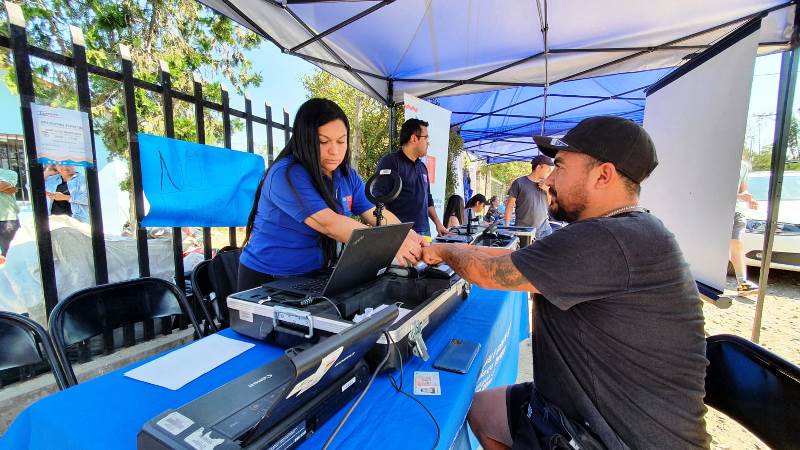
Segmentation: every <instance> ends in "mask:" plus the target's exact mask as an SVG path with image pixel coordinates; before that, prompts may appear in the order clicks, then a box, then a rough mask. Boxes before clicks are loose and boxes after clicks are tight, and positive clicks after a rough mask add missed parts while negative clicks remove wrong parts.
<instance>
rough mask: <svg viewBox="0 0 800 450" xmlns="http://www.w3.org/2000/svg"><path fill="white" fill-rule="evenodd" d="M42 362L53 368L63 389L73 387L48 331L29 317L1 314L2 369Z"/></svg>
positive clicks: (0, 357)
mask: <svg viewBox="0 0 800 450" xmlns="http://www.w3.org/2000/svg"><path fill="white" fill-rule="evenodd" d="M42 361H45V362H47V363H48V364H49V365H50V370H51V371H52V372H53V377H55V379H56V384H57V385H58V388H59V389H66V388H67V387H69V386H70V384H69V383H68V382H67V378H66V376H65V375H64V370H63V368H62V367H61V363H60V362H59V359H58V355H57V354H56V352H55V349H54V348H53V343H52V341H51V340H50V335H49V334H47V331H45V329H44V328H43V327H42V326H41V325H39V324H38V323H36V322H35V321H34V320H32V319H30V318H28V317H25V316H23V315H20V314H15V313H12V312H6V311H0V370H6V369H12V368H17V367H23V366H27V365H31V364H37V363H40V362H42Z"/></svg>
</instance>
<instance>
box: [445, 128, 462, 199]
mask: <svg viewBox="0 0 800 450" xmlns="http://www.w3.org/2000/svg"><path fill="white" fill-rule="evenodd" d="M463 153H464V138H462V137H461V134H459V132H458V130H457V129H455V128H450V145H449V146H448V148H447V181H446V183H445V186H444V198H445V202H446V201H447V199H448V198H450V196H451V195H453V194H454V193H455V191H456V183H457V182H458V179H459V177H460V176H461V174H460V173H456V171H455V164H456V161H458V158H461V155H462V154H463Z"/></svg>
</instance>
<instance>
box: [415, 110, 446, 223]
mask: <svg viewBox="0 0 800 450" xmlns="http://www.w3.org/2000/svg"><path fill="white" fill-rule="evenodd" d="M403 101H404V102H405V106H404V108H405V118H406V120H408V119H420V120H424V121H426V122H428V136H429V138H428V139H429V141H430V147H428V156H427V158H426V159H423V162H425V165H426V166H427V167H428V181H429V183H430V185H431V195H432V196H433V202H434V205H435V207H436V214H438V215H439V219H441V218H442V216H443V215H444V204H445V200H446V199H445V198H444V192H445V184H446V183H447V173H446V172H447V149H448V148H449V146H450V114H451V113H450V111H448V110H446V109H444V108H442V107H441V106H438V105H434V104H433V103H430V102H426V101H425V100H422V99H421V98H417V97H414V96H413V95H408V94H403ZM431 232H432V234H434V235H435V234H436V227H435V226H434V224H433V222H431Z"/></svg>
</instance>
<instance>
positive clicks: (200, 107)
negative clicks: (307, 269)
mask: <svg viewBox="0 0 800 450" xmlns="http://www.w3.org/2000/svg"><path fill="white" fill-rule="evenodd" d="M6 10H7V12H8V25H9V35H8V36H0V47H2V48H6V49H8V50H9V51H10V53H11V55H12V57H13V61H14V68H15V70H16V81H17V87H18V90H19V96H20V114H21V119H22V126H23V136H24V147H25V155H26V159H27V162H26V169H27V170H22V169H23V165H22V164H20V165H19V169H20V174H21V176H22V177H23V178H24V177H27V178H28V179H29V181H30V193H29V195H30V201H31V205H32V209H33V218H34V227H35V234H36V240H37V243H38V260H39V265H40V268H41V277H42V290H43V295H44V300H45V307H46V310H47V313H48V314H49V313H50V311H51V310H52V309H53V307H54V306H55V305H56V303H57V302H58V291H57V286H56V277H55V267H54V263H53V247H52V241H51V236H50V230H49V226H48V211H47V202H46V199H45V189H44V176H43V173H42V166H41V164H39V163H38V162H37V158H36V142H35V140H34V133H33V117H32V114H31V104H33V103H35V102H36V92H35V89H34V83H33V72H32V67H31V58H32V57H35V58H39V59H42V60H44V61H48V62H50V63H53V64H58V65H62V66H66V67H69V68H72V69H73V70H74V73H75V84H76V85H75V88H76V92H77V98H78V105H79V109H80V110H81V111H84V112H86V113H88V115H89V127H90V134H91V137H92V155H93V156H95V160H96V154H95V135H94V125H93V120H92V107H91V104H92V102H91V99H92V93H91V90H90V87H89V74H92V75H96V76H100V77H104V78H106V79H108V80H113V81H115V82H118V83H121V84H122V92H123V97H124V109H125V117H126V128H127V133H128V152H129V153H128V156H129V160H130V167H129V170H130V175H131V178H132V190H133V195H134V199H135V201H134V211H135V217H136V222H135V224H133V226H134V235H135V238H136V244H137V245H136V247H137V252H138V265H139V275H140V276H142V277H145V276H149V275H150V265H149V256H148V248H147V230H146V229H145V228H143V227H142V225H141V221H142V219H143V217H144V197H143V194H142V173H141V167H140V159H139V143H138V141H137V133H138V131H139V123H138V119H137V112H136V103H135V92H136V89H143V90H146V91H150V92H153V93H157V94H160V95H161V100H162V104H163V112H164V129H165V135H166V137H174V114H173V100H174V99H177V100H181V101H185V102H189V103H192V104H194V107H195V118H196V129H197V136H198V142H199V143H201V144H204V143H205V111H206V110H211V111H216V112H220V113H222V123H223V137H224V146H225V147H226V148H231V139H232V133H233V131H232V127H231V118H232V117H238V118H241V119H244V122H245V132H246V136H247V151H248V152H251V153H252V152H253V151H254V146H255V143H254V138H253V124H254V123H258V124H262V125H265V126H266V130H267V133H266V147H267V160H268V163H269V164H271V163H272V161H273V159H274V155H273V148H272V145H273V130H274V129H276V130H282V131H283V133H284V138H285V141H288V140H289V133H290V126H289V114H288V113H287V112H286V111H284V112H283V118H282V119H283V121H282V122H275V121H273V120H272V109H271V107H270V106H269V105H268V104H265V108H264V117H260V116H258V115H256V114H254V113H253V105H252V101H251V100H250V99H249V98H245V106H244V111H240V110H237V109H233V108H231V107H230V101H229V94H228V92H227V91H225V90H223V91H222V101H221V103H215V102H212V101H210V100H207V99H206V98H204V96H203V83H202V82H201V80H200V79H199V77H197V76H196V77H195V79H194V82H193V92H192V93H185V92H181V91H178V90H175V89H173V88H172V79H171V75H170V73H169V71H168V69H167V67H166V65H165V64H163V63H162V64H161V70H160V74H159V75H160V77H159V80H160V82H159V83H158V84H155V83H151V82H148V81H145V80H141V79H138V78H135V77H134V70H133V62H132V61H131V57H130V52H129V51H128V49H127V48H126V47H124V46H120V48H119V57H120V62H121V67H122V70H121V72H117V71H114V70H110V69H107V68H103V67H99V66H95V65H92V64H89V63H88V62H87V60H86V44H85V41H84V38H83V33H82V32H81V30H80V29H78V28H76V27H70V31H71V40H72V55H71V56H67V55H62V54H59V53H55V52H52V51H50V50H47V49H42V48H38V47H35V46H32V45H29V43H28V35H27V31H26V28H25V26H26V23H25V19H24V17H23V15H22V11H21V9H20V8H19V7H18V6H16V5H13V4H11V3H9V2H6ZM86 180H87V187H88V193H89V210H90V224H91V227H92V253H93V257H94V268H95V274H94V275H95V283H96V284H104V283H107V282H108V262H107V260H106V249H105V242H104V239H103V221H102V214H101V205H100V192H99V183H98V173H97V169H96V167H94V168H88V169H87V170H86ZM188 225H190V224H187V226H188ZM172 239H173V254H174V262H175V281H176V284H177V285H178V286H180V287H183V286H184V285H185V280H184V278H185V277H184V267H183V249H182V242H181V230H180V228H173V230H172ZM229 239H230V245H234V246H235V245H236V229H235V228H230V229H229ZM203 247H204V253H205V257H206V259H208V258H210V257H211V230H210V229H209V228H204V229H203Z"/></svg>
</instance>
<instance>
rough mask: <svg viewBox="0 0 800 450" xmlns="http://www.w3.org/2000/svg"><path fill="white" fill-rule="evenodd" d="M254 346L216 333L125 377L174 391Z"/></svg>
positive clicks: (126, 374) (126, 373) (133, 370)
mask: <svg viewBox="0 0 800 450" xmlns="http://www.w3.org/2000/svg"><path fill="white" fill-rule="evenodd" d="M252 347H255V344H250V343H248V342H242V341H237V340H236V339H230V338H226V337H225V336H220V335H218V334H213V335H211V336H209V337H207V338H204V339H201V340H199V341H197V342H193V343H191V344H189V345H187V346H184V347H181V348H179V349H177V350H175V351H173V352H170V353H167V354H166V355H164V356H162V357H160V358H158V359H154V360H152V361H150V362H149V363H147V364H143V365H141V366H139V367H137V368H135V369H132V370H129V371H127V372H125V376H126V377H128V378H133V379H134V380H139V381H144V382H145V383H150V384H155V385H156V386H162V387H165V388H167V389H171V390H173V391H175V390H178V389H180V388H182V387H183V386H185V385H186V384H187V383H189V382H190V381H192V380H195V379H197V378H199V377H200V376H201V375H203V374H204V373H207V372H210V371H211V370H212V369H214V368H215V367H217V366H219V365H221V364H223V363H225V362H227V361H229V360H231V359H233V358H234V357H236V356H238V355H240V354H241V353H243V352H244V351H246V350H248V349H250V348H252Z"/></svg>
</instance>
